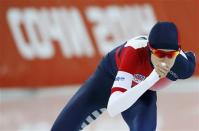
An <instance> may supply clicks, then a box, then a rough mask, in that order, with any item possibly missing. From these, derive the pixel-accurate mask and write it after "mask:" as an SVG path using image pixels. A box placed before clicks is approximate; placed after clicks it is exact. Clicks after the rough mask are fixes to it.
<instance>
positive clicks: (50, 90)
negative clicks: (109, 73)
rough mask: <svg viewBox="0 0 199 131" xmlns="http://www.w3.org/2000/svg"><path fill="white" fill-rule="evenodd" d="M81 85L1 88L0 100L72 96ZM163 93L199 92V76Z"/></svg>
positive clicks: (171, 87) (174, 85)
mask: <svg viewBox="0 0 199 131" xmlns="http://www.w3.org/2000/svg"><path fill="white" fill-rule="evenodd" d="M80 86H81V85H66V86H56V87H45V88H42V89H34V88H32V89H31V88H30V89H22V88H20V87H19V88H17V87H16V88H15V89H0V101H1V100H10V99H24V98H32V97H37V98H40V97H48V96H57V95H59V96H66V97H68V96H72V95H73V94H74V93H75V92H76V91H77V90H78V89H79V88H80ZM160 92H162V93H191V92H198V93H199V77H193V78H191V79H187V80H178V81H176V82H173V83H172V84H170V85H169V86H168V87H167V88H165V89H163V90H160Z"/></svg>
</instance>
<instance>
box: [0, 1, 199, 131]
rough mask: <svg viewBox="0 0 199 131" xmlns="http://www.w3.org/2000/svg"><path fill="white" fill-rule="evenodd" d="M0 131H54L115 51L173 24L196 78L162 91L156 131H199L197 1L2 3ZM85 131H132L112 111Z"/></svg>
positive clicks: (0, 5)
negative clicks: (76, 96) (73, 100)
mask: <svg viewBox="0 0 199 131" xmlns="http://www.w3.org/2000/svg"><path fill="white" fill-rule="evenodd" d="M0 18H1V19H0V131H49V130H50V128H51V126H52V124H53V122H54V120H55V119H56V117H57V115H58V114H59V112H60V111H61V109H62V108H63V107H64V106H65V104H66V103H67V102H68V100H69V99H70V98H71V97H72V95H73V94H74V93H75V92H76V91H77V90H78V89H79V88H80V86H81V84H82V83H83V82H84V81H85V80H86V79H87V78H88V77H89V75H90V74H92V72H93V71H94V70H95V68H96V66H97V64H98V63H99V61H100V59H101V58H102V57H103V56H104V55H105V54H106V53H107V52H108V51H110V50H111V49H112V48H114V47H116V46H117V45H118V44H121V43H123V42H124V41H125V40H128V39H130V38H132V37H135V36H137V35H140V34H148V33H149V31H150V29H151V27H152V26H153V25H154V24H155V23H156V22H157V21H173V22H175V23H176V25H177V26H178V28H179V33H180V38H179V39H180V44H181V46H182V49H183V50H185V51H189V50H191V51H193V52H195V54H196V57H197V67H196V71H195V73H194V75H193V77H192V78H189V79H187V80H184V81H181V80H179V81H177V82H174V83H172V84H171V85H170V86H169V87H167V88H166V89H163V90H161V91H159V92H158V102H157V104H158V128H157V131H199V24H198V23H199V1H198V0H109V1H107V0H0ZM84 131H128V127H127V125H126V124H125V123H124V121H123V120H122V118H121V116H117V117H116V118H111V117H109V116H108V114H107V112H105V113H104V114H103V115H102V116H100V117H99V119H97V120H96V121H95V122H93V123H92V124H91V125H90V126H88V127H87V128H86V129H85V130H84Z"/></svg>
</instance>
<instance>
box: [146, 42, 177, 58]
mask: <svg viewBox="0 0 199 131" xmlns="http://www.w3.org/2000/svg"><path fill="white" fill-rule="evenodd" d="M148 45H149V44H148ZM149 49H150V50H151V52H152V53H153V54H154V55H155V56H157V57H159V58H164V57H168V58H174V57H176V56H177V55H178V54H179V53H180V52H179V50H177V51H169V52H166V51H162V50H158V49H154V48H152V47H151V46H150V45H149Z"/></svg>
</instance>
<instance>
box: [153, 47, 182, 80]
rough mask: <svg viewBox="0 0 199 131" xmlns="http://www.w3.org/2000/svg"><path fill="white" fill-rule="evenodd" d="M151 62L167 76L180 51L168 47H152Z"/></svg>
mask: <svg viewBox="0 0 199 131" xmlns="http://www.w3.org/2000/svg"><path fill="white" fill-rule="evenodd" d="M150 50H151V62H152V64H153V66H154V68H155V69H156V71H157V72H158V74H159V75H160V76H161V77H165V76H166V75H167V73H168V72H169V71H170V69H171V68H172V66H173V65H174V62H175V60H176V57H177V55H178V54H179V51H176V50H168V49H150Z"/></svg>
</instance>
